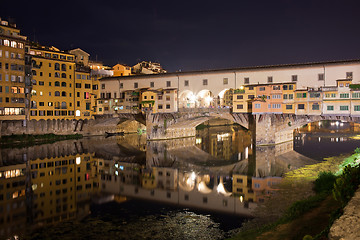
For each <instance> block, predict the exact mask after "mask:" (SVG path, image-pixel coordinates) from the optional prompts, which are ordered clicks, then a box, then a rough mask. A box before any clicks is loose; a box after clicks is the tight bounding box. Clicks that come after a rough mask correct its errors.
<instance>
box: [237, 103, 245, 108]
mask: <svg viewBox="0 0 360 240" xmlns="http://www.w3.org/2000/svg"><path fill="white" fill-rule="evenodd" d="M236 108H237V109H244V106H243V105H242V104H238V105H237V106H236Z"/></svg>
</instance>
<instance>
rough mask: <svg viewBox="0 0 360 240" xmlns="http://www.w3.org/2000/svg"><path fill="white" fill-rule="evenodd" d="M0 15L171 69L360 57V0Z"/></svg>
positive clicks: (32, 7)
mask: <svg viewBox="0 0 360 240" xmlns="http://www.w3.org/2000/svg"><path fill="white" fill-rule="evenodd" d="M0 17H1V18H3V19H5V20H8V19H9V17H10V18H12V19H13V20H15V22H16V23H17V26H18V28H20V29H21V31H22V34H23V35H26V36H28V37H29V39H30V40H35V41H38V42H39V43H40V44H43V45H48V46H50V45H53V46H56V47H57V48H59V49H61V50H68V49H73V48H77V47H79V48H81V49H83V50H85V51H86V52H88V53H90V55H91V56H90V58H91V59H92V60H96V59H97V60H99V61H102V62H103V63H104V64H106V65H109V66H113V65H115V64H116V63H125V64H127V65H130V66H133V65H134V64H136V63H137V62H139V61H142V60H148V61H157V62H160V64H161V65H162V66H163V67H164V68H165V69H166V70H168V71H169V72H174V71H179V70H181V71H190V70H206V69H218V68H234V67H245V66H258V65H269V64H271V65H272V64H284V63H303V62H314V61H327V60H343V59H358V58H360V27H359V23H360V1H358V0H341V1H340V0H338V1H333V0H281V1H272V0H265V1H263V0H258V1H256V0H249V1H243V0H237V1H226V0H223V1H209V0H208V1H198V0H193V1H185V0H183V1H171V0H167V1H157V0H153V1H151V0H149V1H142V0H136V1H132V0H128V1H105V0H103V1H101V0H98V1H96V2H95V1H90V0H89V1H49V0H47V1H35V0H34V1H15V2H14V1H10V0H8V1H2V2H1V4H0Z"/></svg>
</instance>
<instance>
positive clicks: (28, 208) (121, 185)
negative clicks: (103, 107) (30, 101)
mask: <svg viewBox="0 0 360 240" xmlns="http://www.w3.org/2000/svg"><path fill="white" fill-rule="evenodd" d="M255 150H256V151H255ZM0 153H1V167H0V189H1V194H0V204H1V205H0V208H1V211H0V221H1V227H0V237H1V238H5V237H8V236H14V235H21V234H25V233H26V234H28V233H29V232H31V231H34V230H36V229H37V228H38V227H46V226H49V225H52V224H55V223H57V222H60V221H65V220H67V221H69V220H70V221H75V219H76V220H81V219H84V220H83V221H85V222H86V219H88V216H89V214H90V210H91V209H97V210H96V211H95V212H96V214H99V212H101V209H102V208H106V206H108V205H107V204H105V205H94V204H100V203H104V202H107V201H109V200H111V201H112V200H114V201H116V202H117V203H116V204H119V205H116V206H118V207H120V206H126V205H122V204H125V203H127V202H128V201H129V200H130V202H134V201H132V200H131V199H141V201H145V200H146V201H147V200H151V201H156V202H159V203H161V204H162V205H163V204H164V203H165V204H170V205H169V206H173V210H169V211H174V212H175V213H176V214H173V215H174V216H182V217H181V218H183V217H184V216H187V217H191V216H193V215H194V214H195V215H196V216H201V217H199V218H202V217H203V216H208V215H207V214H208V213H209V212H211V215H209V216H215V215H214V213H213V212H214V211H215V212H219V213H221V214H227V217H226V219H228V218H229V216H230V215H229V214H231V216H232V218H234V219H233V222H236V223H237V224H238V225H236V226H234V227H239V226H240V224H241V221H242V220H241V219H243V218H244V216H251V214H252V211H253V210H254V208H255V207H256V204H257V203H258V202H263V201H265V199H266V198H267V197H268V196H269V195H271V193H272V192H273V191H276V185H277V184H278V183H279V182H280V181H281V176H282V175H283V173H285V172H286V171H289V170H292V169H294V168H297V167H301V166H303V165H304V164H305V163H309V162H310V161H311V160H309V159H308V158H306V157H304V156H301V155H299V154H297V153H295V152H294V151H293V148H292V143H291V142H290V143H284V144H280V145H276V146H272V147H262V148H256V149H255V148H254V146H252V144H251V135H250V133H248V132H246V131H244V130H241V129H238V127H235V126H223V127H211V128H207V129H203V130H199V131H198V132H197V136H196V137H195V138H183V139H175V140H167V141H148V142H147V141H146V139H145V136H144V135H136V134H134V135H125V136H118V137H110V138H107V139H105V138H85V139H81V140H69V141H63V142H58V143H55V144H45V145H40V146H34V147H30V148H24V149H2V150H1V151H0ZM135 202H136V201H135ZM111 204H115V203H111ZM142 204H143V203H142ZM94 206H95V207H94ZM148 207H150V205H149V206H148ZM184 207H186V208H191V209H193V210H194V209H202V211H206V213H205V214H203V213H201V214H200V213H199V214H198V213H194V212H191V211H189V210H184ZM99 209H100V210H99ZM174 209H175V210H174ZM194 211H195V210H194ZM196 211H199V210H196ZM135 212H136V211H135ZM135 212H134V209H127V210H126V211H125V213H121V214H125V217H124V216H121V218H125V219H126V218H130V217H131V218H135V219H138V221H140V220H139V219H140V218H141V217H144V216H142V215H141V216H140V215H138V213H135ZM96 214H95V215H96ZM109 214H113V216H112V217H111V219H116V218H119V217H120V216H116V213H114V212H111V211H109ZM134 214H135V215H134ZM144 214H145V213H144ZM149 214H150V213H149ZM157 214H160V213H159V212H158V213H151V216H152V217H151V216H150V215H148V216H147V217H146V219H151V220H149V221H150V222H149V226H148V227H149V228H151V226H154V227H155V226H160V225H161V226H163V224H160V225H159V221H160V220H159V218H158V217H156V216H159V215H157ZM169 214H170V213H169ZM95 215H93V214H91V215H90V216H92V217H95ZM173 215H171V214H170V215H169V216H170V217H171V218H173V217H174V216H173ZM134 216H135V217H134ZM197 218H198V217H197ZM204 219H205V218H204ZM207 219H208V218H207ZM221 219H225V218H224V217H220V218H218V219H217V220H216V221H217V222H216V223H214V224H212V225H211V227H209V228H210V229H212V230H213V229H218V228H220V227H221V226H222V223H223V222H222V221H225V220H221ZM134 221H135V220H134ZM134 221H132V223H130V222H129V223H124V224H122V225H124V228H125V226H127V227H128V228H131V227H135V226H138V225H136V224H135V225H134ZM151 221H152V224H150V223H151ZM199 221H200V220H199ZM204 221H205V220H204ZM206 221H207V222H211V221H215V220H214V219H213V220H211V221H210V220H209V219H208V220H206ZM122 222H128V221H126V220H122ZM135 222H136V221H135ZM168 222H170V221H168ZM204 223H205V222H204ZM172 224H175V222H172ZM177 224H178V225H179V226H176V224H175V225H174V228H176V227H178V228H180V227H181V226H180V225H181V221H178V223H177ZM140 225H141V224H140ZM187 227H189V225H187ZM77 228H80V227H79V226H77ZM193 228H194V229H195V228H196V225H194V226H193ZM222 229H223V228H222ZM153 230H154V229H153ZM212 230H211V231H212ZM228 230H229V229H228ZM206 231H208V230H207V228H204V233H205V232H206ZM165 232H166V231H164V233H165ZM208 232H209V231H208ZM129 234H131V233H129ZM224 234H225V233H224ZM224 234H223V235H221V234H220V235H221V236H220V237H218V238H224V237H225V236H227V235H226V234H225V235H224ZM124 237H126V236H124ZM158 238H159V239H161V238H166V237H165V235H164V236H163V237H161V236H158Z"/></svg>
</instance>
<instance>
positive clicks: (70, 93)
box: [29, 46, 75, 120]
mask: <svg viewBox="0 0 360 240" xmlns="http://www.w3.org/2000/svg"><path fill="white" fill-rule="evenodd" d="M29 55H30V56H31V69H32V70H31V75H32V79H31V85H32V90H31V97H30V117H29V119H30V120H32V119H35V120H40V119H46V120H47V119H73V118H74V112H75V106H74V68H75V61H74V55H72V54H68V53H65V52H62V51H60V50H59V49H57V48H55V47H51V48H47V47H43V46H32V47H30V51H29Z"/></svg>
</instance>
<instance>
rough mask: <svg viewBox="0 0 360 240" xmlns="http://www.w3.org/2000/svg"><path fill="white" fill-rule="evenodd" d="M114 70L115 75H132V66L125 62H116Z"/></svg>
mask: <svg viewBox="0 0 360 240" xmlns="http://www.w3.org/2000/svg"><path fill="white" fill-rule="evenodd" d="M112 69H113V72H114V75H113V76H114V77H116V76H129V75H131V67H129V66H127V65H124V64H116V65H115V66H113V67H112Z"/></svg>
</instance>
